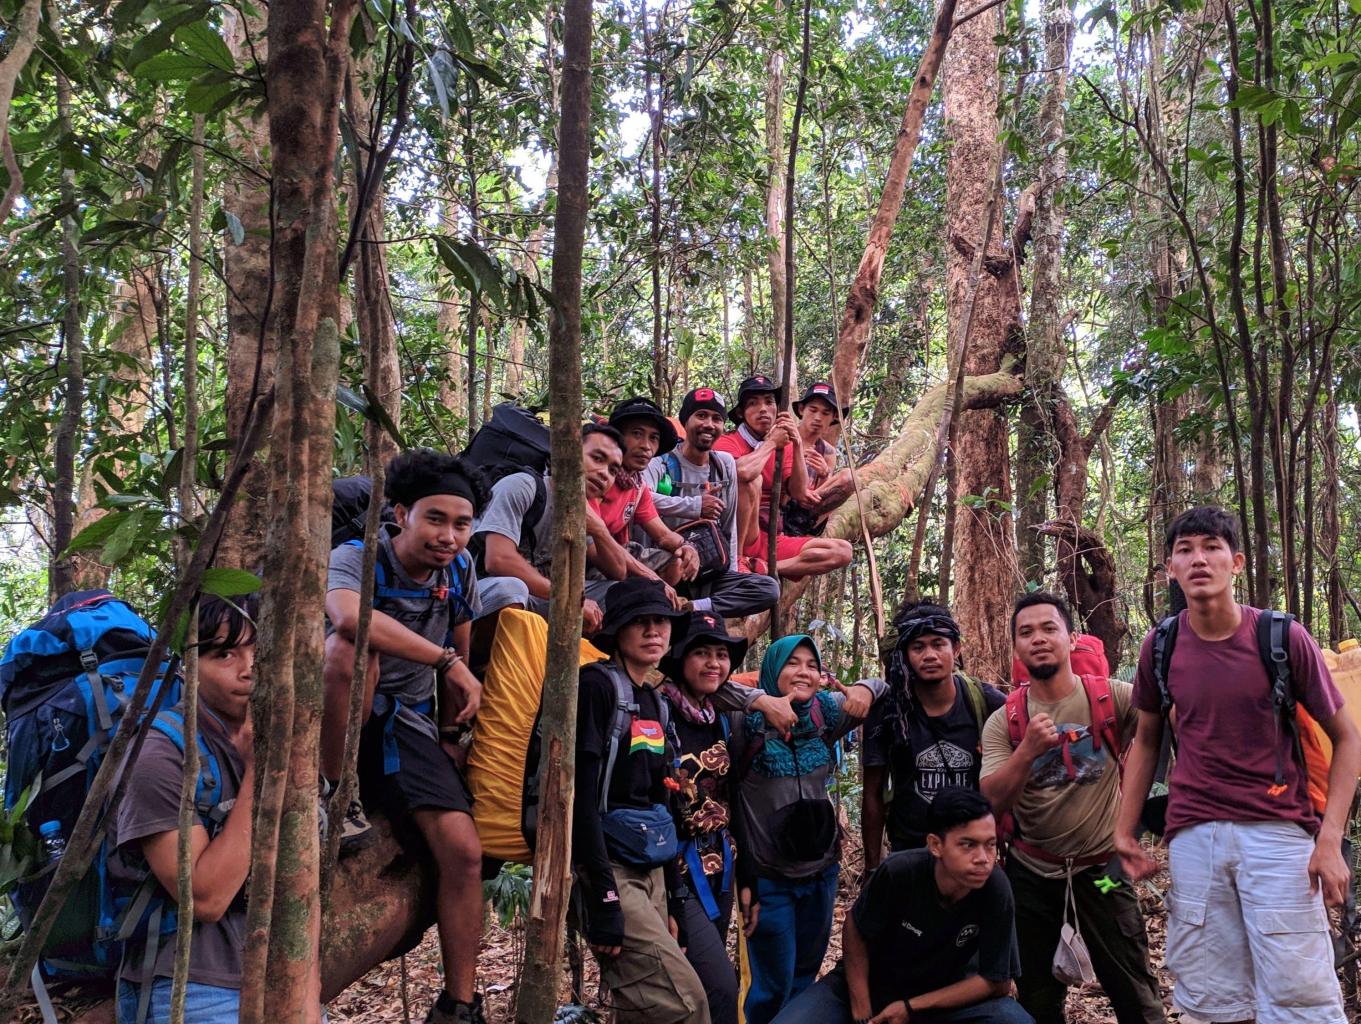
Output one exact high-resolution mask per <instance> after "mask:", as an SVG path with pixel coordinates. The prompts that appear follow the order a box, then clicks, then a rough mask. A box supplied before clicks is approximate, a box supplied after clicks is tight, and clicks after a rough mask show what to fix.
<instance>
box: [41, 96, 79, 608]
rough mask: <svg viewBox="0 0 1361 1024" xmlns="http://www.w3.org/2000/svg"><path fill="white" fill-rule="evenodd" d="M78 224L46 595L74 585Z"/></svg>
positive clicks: (66, 237)
mask: <svg viewBox="0 0 1361 1024" xmlns="http://www.w3.org/2000/svg"><path fill="white" fill-rule="evenodd" d="M56 78H57V110H58V116H59V117H60V118H61V123H62V127H63V130H65V131H66V132H68V133H69V132H70V131H71V83H70V82H69V81H67V79H66V75H65V74H63V73H62V71H61V70H60V69H58V70H57V72H56ZM61 194H62V200H63V202H64V203H66V204H69V205H70V206H71V208H73V209H74V205H75V196H76V179H75V171H73V170H71V169H70V168H67V169H66V170H64V171H62V175H61ZM79 238H80V226H79V225H78V224H77V223H76V219H75V217H74V215H72V214H68V215H67V216H65V217H63V218H62V221H61V270H62V287H63V299H64V301H65V309H64V310H63V312H62V321H61V333H62V349H63V356H64V361H65V364H66V366H65V369H66V373H65V386H64V389H63V394H62V407H61V422H60V423H59V424H58V426H57V436H56V443H55V452H54V462H55V463H56V465H55V466H54V477H55V479H54V482H53V486H52V551H51V559H50V561H49V562H48V584H47V589H48V597H49V598H50V599H52V600H55V599H56V598H58V597H61V596H62V595H63V594H69V593H70V592H71V591H72V590H74V589H75V584H76V566H75V563H74V561H73V560H72V559H71V558H70V557H69V556H68V557H62V554H63V552H64V551H65V550H66V547H67V545H68V544H70V543H71V536H72V530H73V529H74V527H75V514H76V452H77V449H78V448H79V447H80V439H81V424H82V422H83V419H84V408H85V331H84V324H83V320H82V316H81V309H80V279H81V270H80V249H79V241H78V239H79Z"/></svg>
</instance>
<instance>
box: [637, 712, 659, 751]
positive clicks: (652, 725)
mask: <svg viewBox="0 0 1361 1024" xmlns="http://www.w3.org/2000/svg"><path fill="white" fill-rule="evenodd" d="M663 752H664V744H663V740H662V726H661V723H660V722H652V721H648V720H647V719H643V718H635V719H634V720H633V729H632V731H631V732H630V734H629V753H630V754H658V755H660V754H662V753H663Z"/></svg>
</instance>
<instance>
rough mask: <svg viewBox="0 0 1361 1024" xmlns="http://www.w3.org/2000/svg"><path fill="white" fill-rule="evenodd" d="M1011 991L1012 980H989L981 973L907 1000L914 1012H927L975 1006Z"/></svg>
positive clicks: (909, 1007)
mask: <svg viewBox="0 0 1361 1024" xmlns="http://www.w3.org/2000/svg"><path fill="white" fill-rule="evenodd" d="M1009 992H1011V980H1010V979H1008V980H1006V981H989V980H988V979H987V978H985V977H983V976H982V975H980V974H975V975H973V976H972V977H968V978H965V979H964V980H963V981H957V982H955V983H954V984H953V985H946V986H945V987H944V988H938V989H935V990H934V991H932V992H923V993H922V994H921V995H919V996H913V997H912V998H911V999H909V1000H908V1001H907V1007H908V1009H909V1010H911V1011H912V1012H913V1014H917V1013H927V1012H930V1011H932V1010H957V1009H959V1008H960V1007H961V1006H973V1005H974V1004H976V1003H981V1002H983V1000H985V999H1001V998H1002V997H1003V996H1005V995H1007V994H1008V993H1009Z"/></svg>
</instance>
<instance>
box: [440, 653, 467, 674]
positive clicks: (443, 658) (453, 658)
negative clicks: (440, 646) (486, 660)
mask: <svg viewBox="0 0 1361 1024" xmlns="http://www.w3.org/2000/svg"><path fill="white" fill-rule="evenodd" d="M462 660H463V655H461V654H459V653H458V651H456V650H455V649H454V648H452V647H446V648H444V650H443V651H442V652H440V656H439V660H438V661H436V662H435V664H434V669H435V671H436V672H448V671H449V669H450V668H452V667H453V665H454V664H455V663H457V662H460V661H462Z"/></svg>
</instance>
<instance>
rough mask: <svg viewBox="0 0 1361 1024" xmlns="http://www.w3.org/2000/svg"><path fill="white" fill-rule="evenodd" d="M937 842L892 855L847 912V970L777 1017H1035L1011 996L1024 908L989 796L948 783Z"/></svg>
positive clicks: (1019, 1020) (1012, 1023)
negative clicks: (1019, 912)
mask: <svg viewBox="0 0 1361 1024" xmlns="http://www.w3.org/2000/svg"><path fill="white" fill-rule="evenodd" d="M927 827H928V835H927V840H926V843H927V845H926V849H924V850H908V851H905V852H903V853H895V854H893V855H892V856H890V857H888V858H887V859H886V860H885V861H884V863H883V864H882V865H880V867H879V868H878V869H877V870H876V871H875V872H874V874H872V875H871V876H870V877H869V879H868V880H867V881H866V882H865V887H864V888H863V889H862V890H861V892H860V897H859V899H857V900H856V902H855V906H854V907H853V908H852V909H851V912H850V913H849V914H848V915H846V924H845V927H844V930H843V931H842V953H843V959H842V962H841V966H840V967H838V968H837V970H836V971H834V972H833V973H831V974H829V975H828V976H827V977H825V978H823V979H822V980H821V981H819V982H818V983H817V984H816V985H814V986H813V987H812V988H810V989H809V990H808V991H807V992H805V993H804V994H803V995H801V996H799V997H798V998H797V999H795V1000H794V1001H793V1002H792V1003H790V1004H789V1005H788V1006H787V1007H785V1009H784V1010H783V1011H782V1012H781V1013H780V1015H779V1016H778V1017H777V1018H775V1024H837V1022H851V1021H854V1022H855V1024H860V1022H866V1021H868V1022H871V1024H907V1022H908V1021H932V1022H936V1024H946V1022H948V1024H966V1022H967V1024H1033V1021H1032V1019H1031V1017H1030V1014H1028V1013H1026V1012H1025V1010H1023V1009H1021V1006H1020V1004H1019V1003H1017V1002H1016V1001H1015V1000H1014V999H1012V998H1011V997H1010V992H1011V982H1012V979H1013V978H1015V977H1016V976H1017V975H1019V974H1020V969H1021V967H1020V953H1019V952H1018V950H1017V948H1016V928H1015V908H1014V905H1013V903H1012V899H1011V887H1010V885H1008V884H1007V879H1006V875H1005V874H1003V873H1002V871H1001V869H1000V868H998V867H997V823H996V821H995V820H994V819H993V816H992V808H991V807H990V806H989V804H988V801H987V800H986V799H985V798H984V797H983V796H982V794H980V793H978V792H976V791H975V790H971V789H964V788H962V787H948V788H946V789H942V790H941V791H940V792H938V793H937V794H936V796H935V799H934V800H932V801H931V809H930V811H929V812H928V816H927Z"/></svg>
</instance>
